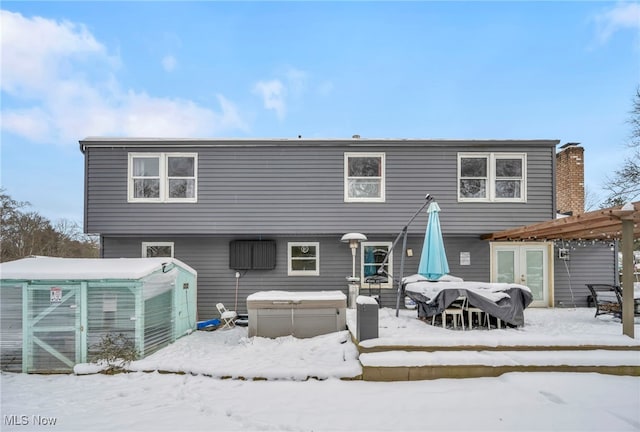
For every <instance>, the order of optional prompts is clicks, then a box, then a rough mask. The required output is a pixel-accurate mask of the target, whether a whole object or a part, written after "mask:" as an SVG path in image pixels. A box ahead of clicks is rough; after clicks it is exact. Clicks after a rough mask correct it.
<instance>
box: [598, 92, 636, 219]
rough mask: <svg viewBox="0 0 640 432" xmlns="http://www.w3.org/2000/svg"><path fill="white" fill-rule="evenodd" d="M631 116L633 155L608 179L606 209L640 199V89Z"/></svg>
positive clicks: (605, 187)
mask: <svg viewBox="0 0 640 432" xmlns="http://www.w3.org/2000/svg"><path fill="white" fill-rule="evenodd" d="M630 114H631V117H630V118H629V120H628V121H627V122H628V123H629V124H630V125H631V136H630V140H629V143H628V146H629V147H630V148H631V149H632V153H631V155H630V156H629V157H627V158H625V160H624V162H623V163H622V167H621V168H620V169H618V170H616V171H615V173H614V175H613V177H611V178H607V180H606V183H605V185H604V189H605V190H607V191H609V196H608V197H607V199H606V200H605V202H604V205H603V206H604V207H610V206H614V205H620V204H624V203H626V202H629V201H635V200H637V199H638V197H640V87H638V88H636V94H635V96H634V99H633V108H632V110H631V112H630Z"/></svg>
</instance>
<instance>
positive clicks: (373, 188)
mask: <svg viewBox="0 0 640 432" xmlns="http://www.w3.org/2000/svg"><path fill="white" fill-rule="evenodd" d="M384 200H385V166H384V153H345V154H344V201H345V202H384Z"/></svg>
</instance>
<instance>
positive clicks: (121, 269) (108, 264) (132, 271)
mask: <svg viewBox="0 0 640 432" xmlns="http://www.w3.org/2000/svg"><path fill="white" fill-rule="evenodd" d="M167 264H174V265H176V266H179V267H182V268H183V269H185V270H186V271H188V272H190V273H193V274H194V275H197V272H196V271H195V270H194V269H193V268H191V267H189V266H188V265H186V264H185V263H183V262H182V261H180V260H177V259H175V258H58V257H45V256H33V257H28V258H23V259H20V260H16V261H9V262H5V263H2V264H0V278H2V279H3V280H7V279H8V280H58V279H64V280H104V279H140V278H143V277H145V276H148V275H149V274H151V273H154V272H156V271H159V270H162V269H163V266H166V265H167Z"/></svg>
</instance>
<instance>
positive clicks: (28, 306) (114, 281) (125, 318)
mask: <svg viewBox="0 0 640 432" xmlns="http://www.w3.org/2000/svg"><path fill="white" fill-rule="evenodd" d="M196 291H197V273H196V271H195V270H193V269H192V268H191V267H189V266H188V265H186V264H184V263H182V262H181V261H179V260H177V259H175V258H115V259H104V258H102V259H101V258H96V259H93V258H54V257H29V258H24V259H20V260H16V261H11V262H5V263H2V264H0V353H1V366H2V370H7V371H16V372H33V373H67V372H70V371H72V370H73V367H74V366H75V365H76V364H78V363H87V362H91V361H92V359H93V358H94V356H95V354H96V345H97V344H98V343H100V341H101V340H102V339H103V337H104V336H106V335H108V334H112V335H113V336H119V335H121V334H122V335H123V336H124V337H125V338H127V339H129V340H131V341H134V342H135V347H136V351H137V353H138V358H144V357H146V356H148V355H150V354H152V353H154V352H155V351H157V350H159V349H160V348H162V347H164V346H167V345H168V344H170V343H172V342H174V341H175V340H176V339H178V338H180V337H181V336H184V335H186V334H188V333H190V332H191V331H193V330H195V329H196Z"/></svg>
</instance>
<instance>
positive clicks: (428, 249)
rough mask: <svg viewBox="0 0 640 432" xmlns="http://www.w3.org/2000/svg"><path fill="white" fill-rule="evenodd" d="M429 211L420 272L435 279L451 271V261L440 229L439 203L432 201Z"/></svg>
mask: <svg viewBox="0 0 640 432" xmlns="http://www.w3.org/2000/svg"><path fill="white" fill-rule="evenodd" d="M427 213H429V221H428V223H427V231H426V233H425V236H424V245H423V246H422V254H421V255H420V265H419V266H418V274H420V275H422V276H424V277H426V278H427V279H429V280H434V281H435V280H438V279H440V278H441V277H442V276H444V275H445V274H447V273H449V263H448V262H447V255H446V254H445V251H444V242H443V240H442V230H441V229H440V216H438V214H439V213H440V206H439V205H438V203H436V202H432V203H431V204H429V208H428V209H427Z"/></svg>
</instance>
